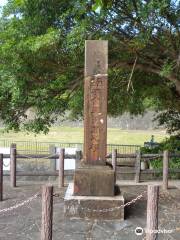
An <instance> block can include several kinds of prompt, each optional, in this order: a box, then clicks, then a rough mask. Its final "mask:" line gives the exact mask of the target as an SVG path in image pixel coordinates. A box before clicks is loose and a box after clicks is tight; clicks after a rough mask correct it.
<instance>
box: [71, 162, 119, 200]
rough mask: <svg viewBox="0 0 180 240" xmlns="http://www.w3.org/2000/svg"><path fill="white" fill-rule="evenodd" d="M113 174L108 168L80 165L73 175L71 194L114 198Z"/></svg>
mask: <svg viewBox="0 0 180 240" xmlns="http://www.w3.org/2000/svg"><path fill="white" fill-rule="evenodd" d="M114 178H115V173H114V170H113V169H112V168H110V167H109V166H92V165H84V166H83V165H82V164H81V165H80V166H79V167H78V168H77V169H76V170H75V174H74V189H73V194H74V195H78V196H97V197H98V196H114Z"/></svg>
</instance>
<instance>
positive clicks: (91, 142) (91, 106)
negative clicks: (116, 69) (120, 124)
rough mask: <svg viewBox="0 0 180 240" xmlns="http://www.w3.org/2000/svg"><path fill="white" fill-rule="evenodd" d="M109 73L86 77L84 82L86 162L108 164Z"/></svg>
mask: <svg viewBox="0 0 180 240" xmlns="http://www.w3.org/2000/svg"><path fill="white" fill-rule="evenodd" d="M106 144H107V75H102V74H99V75H96V76H91V77H86V78H85V84H84V152H83V153H84V154H83V155H84V162H86V163H87V164H91V165H105V164H106Z"/></svg>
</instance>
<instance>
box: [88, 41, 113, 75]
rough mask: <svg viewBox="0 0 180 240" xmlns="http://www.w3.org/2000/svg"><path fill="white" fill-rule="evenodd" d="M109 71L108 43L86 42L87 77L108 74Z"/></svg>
mask: <svg viewBox="0 0 180 240" xmlns="http://www.w3.org/2000/svg"><path fill="white" fill-rule="evenodd" d="M107 70H108V41H106V40H86V41H85V76H92V75H96V74H107Z"/></svg>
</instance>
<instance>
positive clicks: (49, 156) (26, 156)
mask: <svg viewBox="0 0 180 240" xmlns="http://www.w3.org/2000/svg"><path fill="white" fill-rule="evenodd" d="M22 155H23V156H24V157H25V158H28V159H37V158H38V159H49V158H51V157H54V154H53V155H48V156H47V157H30V156H28V155H24V154H22Z"/></svg>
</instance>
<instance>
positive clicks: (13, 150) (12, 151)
mask: <svg viewBox="0 0 180 240" xmlns="http://www.w3.org/2000/svg"><path fill="white" fill-rule="evenodd" d="M10 181H11V187H16V144H14V143H12V144H11V148H10Z"/></svg>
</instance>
